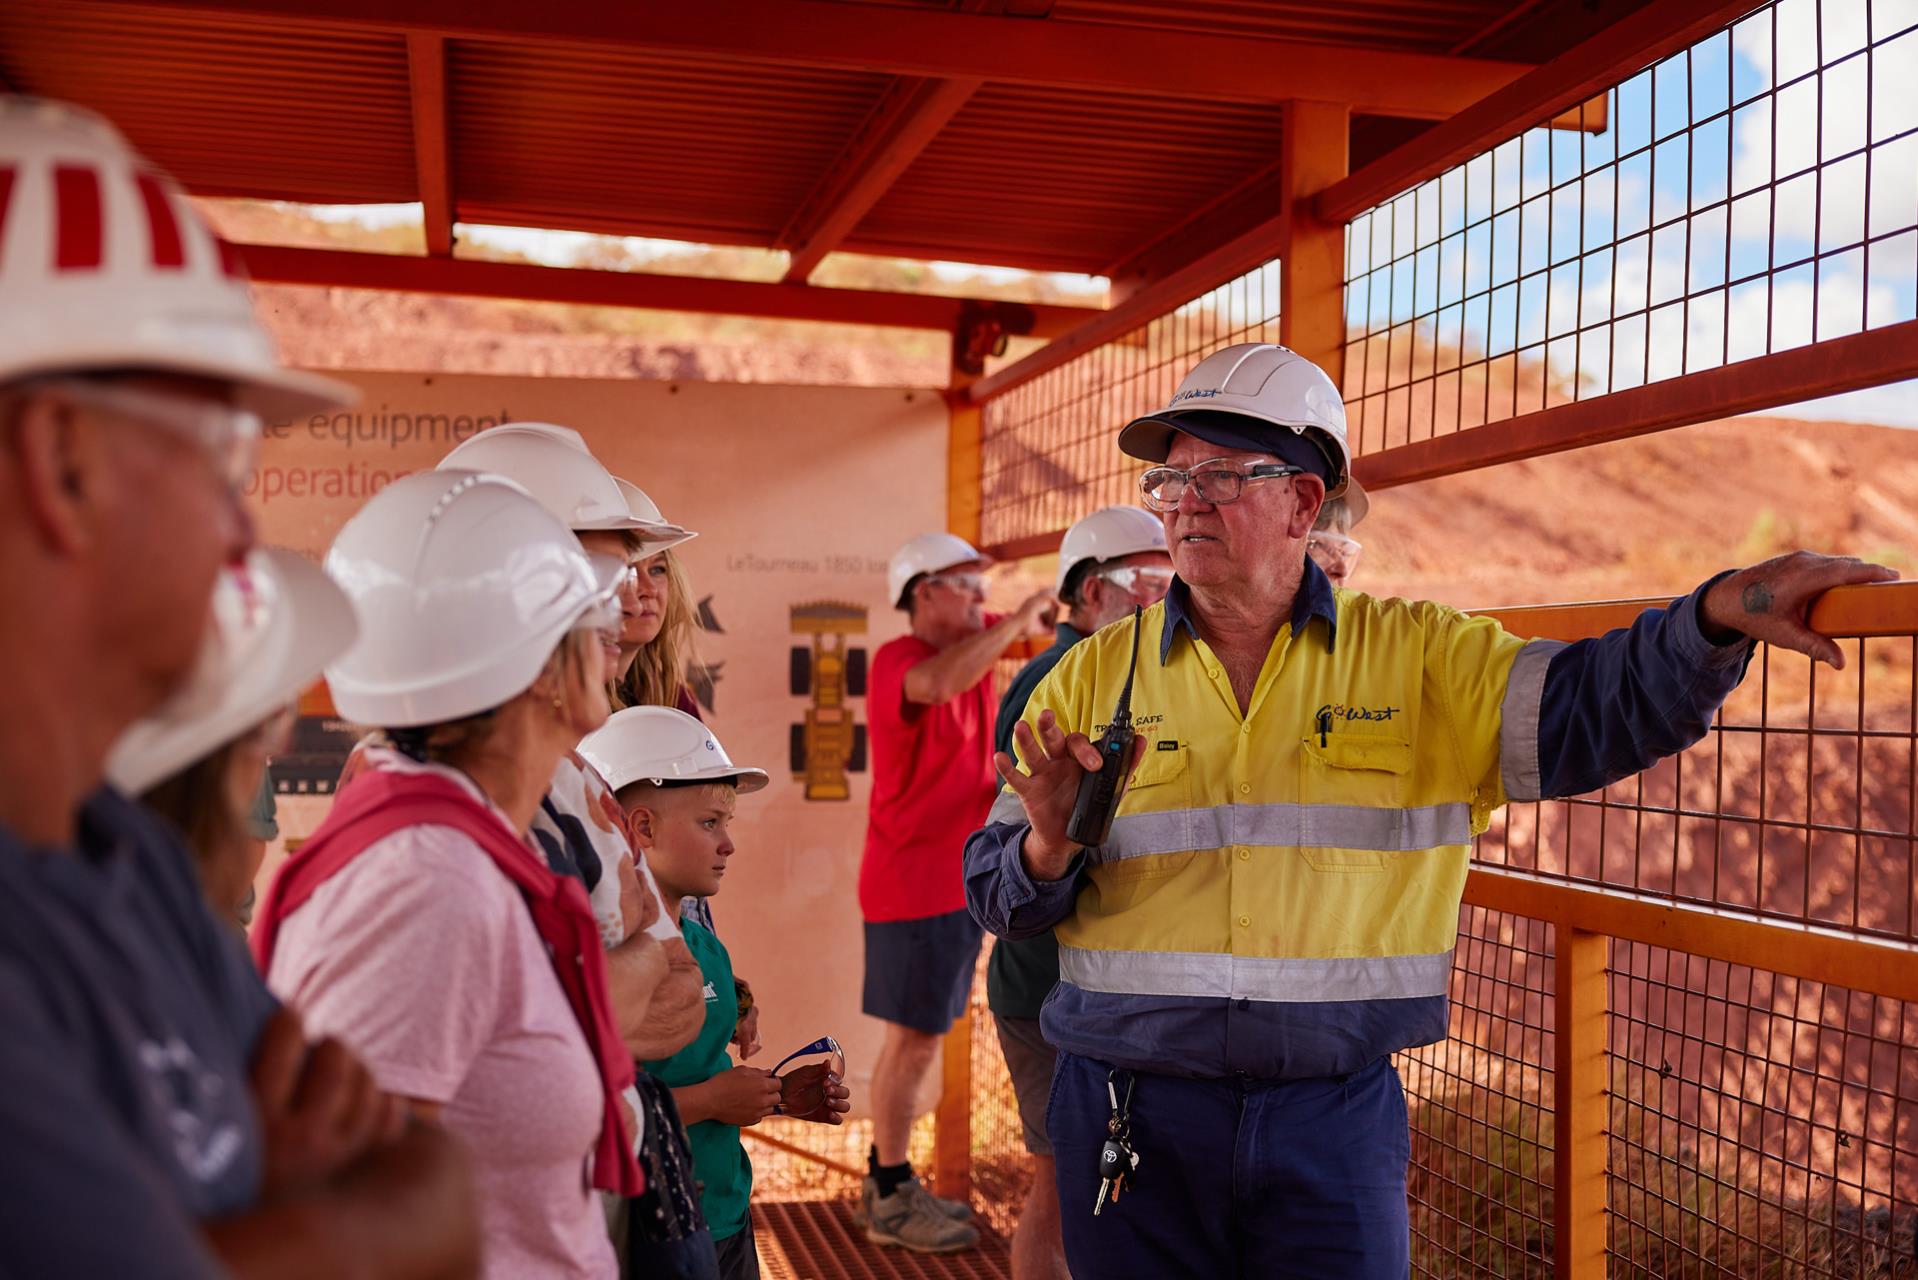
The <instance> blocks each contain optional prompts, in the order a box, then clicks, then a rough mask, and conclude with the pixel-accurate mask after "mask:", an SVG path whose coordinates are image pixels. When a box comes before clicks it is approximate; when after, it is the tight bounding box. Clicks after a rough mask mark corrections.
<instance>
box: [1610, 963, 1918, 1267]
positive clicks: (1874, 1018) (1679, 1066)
mask: <svg viewBox="0 0 1918 1280" xmlns="http://www.w3.org/2000/svg"><path fill="white" fill-rule="evenodd" d="M1610 985H1611V1010H1612V1012H1611V1033H1610V1048H1611V1055H1612V1057H1611V1063H1612V1067H1611V1090H1612V1097H1611V1106H1610V1124H1611V1149H1610V1152H1609V1182H1610V1187H1609V1201H1610V1217H1609V1222H1608V1231H1607V1236H1608V1243H1609V1253H1610V1256H1611V1268H1610V1271H1611V1274H1612V1275H1614V1276H1626V1277H1638V1276H1679V1275H1683V1276H1694V1275H1696V1276H1705V1275H1711V1276H1720V1275H1722V1276H1803V1277H1824V1276H1830V1277H1839V1276H1844V1277H1885V1278H1891V1277H1914V1276H1918V1237H1915V1236H1914V1230H1915V1229H1918V1008H1914V1007H1913V1006H1911V1005H1908V1004H1906V1003H1905V1002H1903V1001H1898V1000H1890V999H1885V998H1883V997H1879V996H1874V995H1870V994H1868V993H1864V992H1857V991H1847V990H1842V989H1839V988H1836V987H1831V986H1826V985H1823V984H1820V983H1816V982H1810V981H1805V980H1801V979H1798V978H1793V977H1790V976H1787V975H1781V974H1776V973H1771V972H1766V971H1764V970H1757V969H1751V968H1747V967H1744V966H1739V965H1730V964H1725V963H1722V962H1719V961H1715V960H1706V959H1702V958H1700V957H1697V956H1691V955H1685V954H1682V953H1679V952H1675V951H1668V950H1665V949H1662V948H1657V947H1650V946H1645V945H1643V944H1639V943H1631V942H1620V941H1616V940H1614V942H1613V943H1612V946H1611V976H1610Z"/></svg>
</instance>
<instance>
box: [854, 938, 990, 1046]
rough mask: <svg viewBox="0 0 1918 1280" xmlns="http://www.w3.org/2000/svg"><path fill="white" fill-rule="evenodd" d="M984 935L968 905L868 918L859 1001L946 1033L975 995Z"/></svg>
mask: <svg viewBox="0 0 1918 1280" xmlns="http://www.w3.org/2000/svg"><path fill="white" fill-rule="evenodd" d="M983 936H984V935H983V933H982V932H981V930H980V928H979V925H978V922H977V921H975V920H974V919H973V918H972V915H971V913H970V912H967V911H948V912H947V913H946V914H945V915H942V916H927V917H925V918H924V919H921V920H882V921H878V922H876V923H875V922H874V921H871V920H868V921H866V990H865V996H864V999H863V1000H862V1001H861V1004H860V1007H861V1008H862V1009H864V1010H865V1011H866V1012H867V1013H869V1014H871V1015H872V1016H873V1017H875V1018H883V1019H885V1020H886V1021H887V1022H896V1023H898V1024H899V1025H900V1026H902V1027H911V1028H912V1029H913V1030H914V1031H923V1032H925V1033H926V1034H927V1035H934V1036H940V1035H944V1034H945V1033H946V1032H947V1030H948V1029H950V1028H951V1026H952V1024H953V1020H954V1019H956V1018H958V1017H959V1016H960V1015H961V1014H963V1013H965V1011H966V1002H967V1001H968V1000H970V999H971V997H972V975H973V971H974V970H975V969H976V968H977V967H978V963H979V942H980V939H981V938H982V937H983Z"/></svg>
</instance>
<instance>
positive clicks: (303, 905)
mask: <svg viewBox="0 0 1918 1280" xmlns="http://www.w3.org/2000/svg"><path fill="white" fill-rule="evenodd" d="M326 567H327V571H328V572H329V573H330V574H331V575H332V577H333V578H334V580H335V581H336V582H338V583H339V584H340V585H341V586H342V587H343V588H344V589H345V590H346V592H347V594H348V595H349V596H350V597H352V599H353V601H354V603H355V605H356V606H357V607H358V610H359V614H360V619H361V625H362V628H363V630H362V635H361V638H360V641H359V643H358V644H357V645H355V646H354V648H353V649H352V650H351V651H350V652H349V653H348V654H347V655H346V656H345V657H344V658H342V659H340V660H339V661H337V662H335V663H333V664H332V665H330V666H329V667H328V668H327V682H328V684H329V685H330V686H331V687H332V691H333V698H334V701H335V703H336V704H337V705H338V706H339V709H340V711H341V713H342V714H343V715H345V716H347V717H348V718H350V719H353V720H357V721H360V722H362V723H366V724H373V725H379V726H382V728H383V732H384V738H385V743H386V745H381V746H373V747H370V748H368V749H365V750H363V751H362V752H360V759H359V768H358V770H357V772H355V773H354V775H353V776H352V777H350V778H348V779H346V780H345V782H344V783H343V785H342V787H341V789H340V791H339V793H338V795H337V797H336V799H335V801H334V806H333V810H332V812H331V813H330V814H329V815H328V816H327V819H326V821H325V822H324V823H323V824H321V827H320V829H319V831H318V832H316V833H315V834H314V836H313V837H312V839H310V840H309V841H308V842H307V843H306V844H305V845H303V846H302V847H301V849H300V850H299V852H298V853H296V854H295V855H294V856H293V857H292V858H291V859H289V860H288V862H287V865H286V867H285V868H284V869H283V870H282V871H281V873H280V875H279V876H278V877H277V878H276V879H275V881H274V884H273V887H272V890H271V891H270V892H269V894H268V895H267V900H266V903H265V905H264V907H263V909H262V913H261V919H260V922H259V925H258V926H257V927H256V930H255V935H254V946H255V951H256V954H257V955H258V956H259V959H260V963H261V967H262V969H263V970H265V972H266V973H267V975H268V981H269V984H270V985H271V986H272V987H273V989H274V990H275V991H276V992H277V993H279V994H280V995H281V996H282V997H283V998H284V999H286V1000H288V1001H289V1002H291V1003H293V1004H295V1005H297V1006H298V1007H300V1008H301V1010H302V1011H303V1012H304V1013H305V1015H306V1017H307V1020H308V1023H309V1025H311V1026H313V1027H315V1028H319V1029H324V1030H325V1031H327V1032H329V1033H331V1034H334V1035H337V1036H339V1037H340V1038H341V1039H342V1040H344V1041H345V1042H346V1043H347V1044H348V1045H349V1046H351V1047H353V1048H355V1049H357V1050H358V1051H359V1052H360V1054H361V1055H362V1056H363V1057H364V1058H365V1059H366V1061H367V1064H368V1065H369V1067H370V1068H371V1069H372V1071H373V1074H374V1076H375V1078H376V1079H377V1080H378V1081H379V1084H380V1085H381V1087H382V1088H384V1089H386V1090H388V1091H389V1092H393V1093H397V1094H400V1095H403V1096H405V1097H407V1098H410V1099H412V1100H413V1102H414V1105H415V1108H416V1109H417V1110H418V1111H420V1112H422V1113H424V1114H426V1115H429V1116H432V1115H437V1116H441V1117H443V1119H444V1121H445V1123H446V1125H447V1126H448V1127H449V1128H450V1129H452V1130H453V1131H454V1132H455V1133H456V1134H458V1135H460V1136H461V1137H463V1138H464V1139H465V1140H466V1142H467V1145H468V1147H469V1148H470V1149H471V1151H472V1154H473V1161H474V1172H475V1182H476V1185H477V1189H478V1194H479V1201H480V1219H481V1222H482V1229H483V1233H484V1245H485V1264H486V1274H487V1275H488V1276H489V1277H495V1278H496V1280H504V1278H505V1277H518V1276H542V1277H546V1276H552V1277H577V1278H579V1280H612V1278H613V1277H615V1276H616V1275H617V1274H618V1264H617V1262H616V1260H615V1258H614V1254H613V1249H612V1245H611V1242H610V1241H609V1240H608V1239H607V1235H606V1226H605V1219H604V1217H603V1216H602V1214H601V1212H600V1206H599V1202H598V1200H597V1198H596V1197H595V1196H594V1194H593V1190H592V1189H593V1188H594V1187H598V1188H600V1189H603V1190H608V1191H613V1192H617V1193H619V1194H621V1195H627V1196H630V1195H636V1194H638V1193H639V1192H640V1191H641V1190H642V1189H643V1185H644V1184H643V1180H642V1178H641V1176H640V1173H639V1169H638V1166H637V1164H636V1163H635V1161H634V1158H633V1147H632V1120H631V1118H630V1115H629V1113H628V1111H627V1110H626V1107H625V1104H624V1103H623V1102H622V1097H621V1095H622V1094H623V1093H624V1092H625V1091H626V1090H627V1088H628V1087H629V1086H630V1085H631V1083H632V1078H633V1069H632V1059H631V1055H630V1054H629V1053H628V1051H627V1050H626V1047H625V1046H624V1044H623V1043H622V1041H621V1033H620V1028H619V1027H618V1026H617V1025H616V1023H615V1021H614V1017H613V1012H612V1004H611V1000H610V997H609V994H608V977H607V974H608V967H607V965H608V961H607V956H606V953H605V952H604V951H603V950H602V948H601V946H600V941H599V936H598V930H597V927H596V925H595V922H594V919H593V913H592V909H591V907H590V906H589V904H588V902H587V899H586V894H585V891H584V890H583V889H582V888H581V886H580V885H579V883H578V882H577V881H575V880H573V879H571V878H569V877H566V876H562V875H558V874H556V873H555V872H554V871H553V870H552V869H551V868H550V867H548V866H547V864H546V860H545V859H544V858H543V857H542V856H541V855H540V854H539V853H538V852H536V851H535V849H534V847H533V845H532V844H531V842H530V841H529V839H528V831H529V829H530V828H531V826H532V822H533V815H534V813H535V812H536V811H537V810H538V808H539V805H540V802H541V799H542V797H544V795H545V794H546V789H547V785H548V783H549V782H550V781H551V779H552V776H553V771H554V769H555V768H556V767H557V766H558V764H559V762H560V760H561V759H563V758H564V757H565V756H566V755H567V754H568V753H569V752H570V751H571V750H572V747H573V745H574V744H575V743H576V742H578V741H579V738H580V737H581V735H582V734H584V733H587V732H589V731H591V730H592V729H593V728H595V727H597V726H598V725H599V724H600V723H602V722H603V721H604V720H605V719H606V714H607V707H606V695H605V685H604V680H605V658H604V652H603V649H602V633H603V632H606V631H610V630H611V629H613V628H614V627H616V626H617V613H616V610H615V609H614V608H613V607H612V600H613V596H614V592H615V591H616V590H617V585H618V584H617V580H616V575H614V574H601V573H597V572H596V571H595V567H594V565H593V562H592V561H590V560H589V559H588V558H587V555H586V553H585V551H584V550H583V549H582V548H581V547H580V545H579V540H578V539H577V538H575V537H574V536H573V535H572V533H571V532H570V531H569V530H568V529H567V528H566V527H565V525H563V524H562V523H560V522H559V521H558V520H557V519H555V518H554V517H553V516H552V515H551V514H550V513H549V512H547V511H546V510H545V509H544V508H542V507H541V506H540V504H539V503H537V502H536V501H534V500H533V499H532V498H531V497H529V496H528V495H527V494H526V492H525V491H524V490H523V489H521V488H520V487H519V486H517V485H514V484H511V483H510V482H508V481H505V480H502V479H500V478H499V477H497V476H488V475H482V474H478V473H475V472H465V471H435V472H428V473H424V474H418V475H412V476H407V477H405V478H403V479H401V480H399V481H396V482H395V483H393V484H392V485H390V486H389V487H387V488H386V489H385V490H383V491H381V493H380V494H379V495H378V496H376V497H375V498H374V499H373V500H372V501H371V502H370V503H368V504H367V506H366V508H365V509H364V510H362V511H361V512H360V514H359V515H357V516H355V517H354V518H353V520H352V521H350V522H349V523H348V524H347V525H346V527H345V528H344V529H342V530H341V531H340V535H339V537H338V538H337V539H336V540H335V541H334V544H333V547H332V550H331V551H330V552H329V553H328V555H327V565H326ZM629 885H631V889H630V891H632V892H636V891H637V886H636V884H632V882H630V881H629ZM628 945H632V946H635V947H651V948H652V949H653V950H654V951H655V952H656V951H657V949H658V944H657V942H656V941H655V940H653V939H652V938H650V937H649V936H647V935H645V934H644V933H638V934H636V935H635V937H634V939H633V941H632V943H630V944H628ZM660 963H661V965H662V968H663V961H662V962H660ZM588 1167H590V1169H591V1178H590V1180H589V1179H588V1178H587V1177H583V1176H582V1170H583V1169H586V1168H588Z"/></svg>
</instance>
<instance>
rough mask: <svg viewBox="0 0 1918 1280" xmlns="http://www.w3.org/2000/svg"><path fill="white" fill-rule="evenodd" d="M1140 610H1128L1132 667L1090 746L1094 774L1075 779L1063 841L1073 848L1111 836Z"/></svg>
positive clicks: (1126, 761) (1127, 741)
mask: <svg viewBox="0 0 1918 1280" xmlns="http://www.w3.org/2000/svg"><path fill="white" fill-rule="evenodd" d="M1139 619H1140V610H1139V608H1138V607H1137V606H1136V605H1135V606H1134V607H1133V610H1132V665H1131V666H1130V667H1128V668H1127V669H1126V673H1125V688H1124V689H1123V690H1122V691H1121V692H1120V694H1119V708H1118V710H1116V711H1114V712H1113V713H1112V723H1111V724H1110V725H1108V726H1106V731H1105V732H1104V733H1102V734H1100V735H1099V740H1098V741H1097V742H1095V743H1093V744H1092V745H1093V748H1094V750H1096V751H1098V753H1099V768H1098V771H1097V772H1096V773H1095V772H1091V771H1088V772H1087V773H1086V775H1085V777H1083V778H1081V779H1079V794H1078V796H1077V798H1075V799H1074V800H1073V802H1072V820H1071V821H1070V822H1068V823H1067V824H1066V838H1067V839H1068V840H1071V841H1072V842H1073V843H1074V844H1077V845H1082V846H1085V847H1088V848H1096V847H1098V846H1099V845H1102V844H1104V843H1105V841H1106V837H1107V836H1108V835H1110V834H1111V833H1112V818H1113V815H1114V814H1116V813H1118V811H1119V792H1120V790H1121V789H1122V788H1123V787H1124V786H1125V778H1126V770H1127V767H1128V766H1129V765H1130V764H1131V763H1132V741H1133V739H1134V738H1135V737H1136V736H1137V735H1136V734H1134V733H1133V732H1132V677H1133V676H1134V675H1136V674H1137V673H1138V670H1139Z"/></svg>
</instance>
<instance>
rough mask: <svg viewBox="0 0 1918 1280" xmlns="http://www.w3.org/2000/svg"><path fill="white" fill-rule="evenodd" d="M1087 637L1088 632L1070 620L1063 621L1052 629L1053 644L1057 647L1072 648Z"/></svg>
mask: <svg viewBox="0 0 1918 1280" xmlns="http://www.w3.org/2000/svg"><path fill="white" fill-rule="evenodd" d="M1085 638H1086V633H1085V632H1083V631H1081V630H1079V628H1077V627H1075V626H1073V625H1072V624H1071V623H1070V622H1061V623H1059V624H1058V625H1057V626H1056V627H1054V628H1053V629H1052V645H1053V647H1054V648H1055V649H1070V648H1071V647H1072V646H1073V645H1075V644H1078V643H1079V642H1080V641H1081V640H1083V639H1085Z"/></svg>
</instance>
